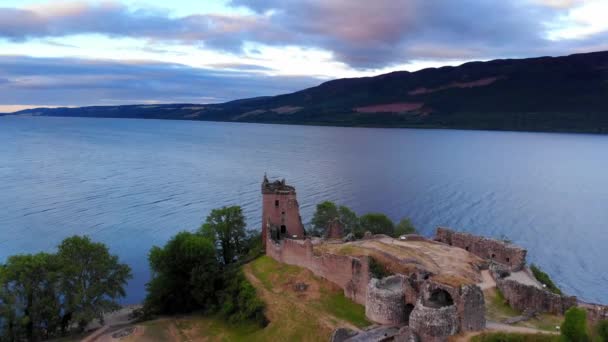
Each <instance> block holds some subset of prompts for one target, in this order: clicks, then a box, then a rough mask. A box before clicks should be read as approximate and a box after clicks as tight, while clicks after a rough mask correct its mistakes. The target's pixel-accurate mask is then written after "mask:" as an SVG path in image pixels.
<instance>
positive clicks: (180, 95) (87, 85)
mask: <svg viewBox="0 0 608 342" xmlns="http://www.w3.org/2000/svg"><path fill="white" fill-rule="evenodd" d="M318 83H320V81H319V80H318V79H315V78H311V77H289V76H265V75H261V74H259V73H253V72H248V71H218V70H213V69H198V68H192V67H188V66H184V65H179V64H170V63H158V62H149V61H139V62H117V61H106V60H87V59H75V58H31V57H25V56H0V105H54V106H63V105H71V106H82V105H118V104H133V103H152V102H153V103H210V102H223V101H228V100H233V99H239V98H248V97H256V96H262V95H276V94H282V93H285V92H290V91H295V90H299V89H302V88H306V87H310V86H314V85H317V84H318Z"/></svg>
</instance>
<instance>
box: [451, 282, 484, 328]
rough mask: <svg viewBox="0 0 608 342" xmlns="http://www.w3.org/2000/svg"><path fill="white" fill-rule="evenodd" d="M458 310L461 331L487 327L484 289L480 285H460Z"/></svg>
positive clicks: (457, 301) (457, 302)
mask: <svg viewBox="0 0 608 342" xmlns="http://www.w3.org/2000/svg"><path fill="white" fill-rule="evenodd" d="M456 310H457V311H458V317H459V319H460V322H459V323H460V324H459V325H460V332H464V331H478V330H483V329H485V327H486V315H485V313H486V305H485V299H484V297H483V291H482V290H481V288H480V287H479V286H477V285H464V286H461V287H460V295H459V297H458V298H457V300H456Z"/></svg>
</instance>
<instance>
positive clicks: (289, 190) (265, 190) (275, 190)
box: [262, 175, 296, 195]
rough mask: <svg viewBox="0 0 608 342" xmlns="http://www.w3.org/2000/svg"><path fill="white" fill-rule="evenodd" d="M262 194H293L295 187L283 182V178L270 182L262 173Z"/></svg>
mask: <svg viewBox="0 0 608 342" xmlns="http://www.w3.org/2000/svg"><path fill="white" fill-rule="evenodd" d="M262 194H266V195H268V194H280V195H295V194H296V188H295V187H293V186H291V185H287V184H286V183H285V179H282V180H276V181H274V182H271V181H269V180H268V178H267V177H266V176H265V175H264V181H262Z"/></svg>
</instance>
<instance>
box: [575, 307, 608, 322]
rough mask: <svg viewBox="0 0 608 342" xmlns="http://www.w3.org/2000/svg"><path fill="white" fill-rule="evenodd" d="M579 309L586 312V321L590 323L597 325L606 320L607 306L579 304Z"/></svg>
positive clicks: (607, 317) (607, 315) (607, 314)
mask: <svg viewBox="0 0 608 342" xmlns="http://www.w3.org/2000/svg"><path fill="white" fill-rule="evenodd" d="M578 305H579V306H580V307H581V308H584V309H585V310H587V319H588V320H589V321H590V322H593V323H597V322H599V321H601V320H607V319H608V305H600V304H591V303H584V302H579V304H578Z"/></svg>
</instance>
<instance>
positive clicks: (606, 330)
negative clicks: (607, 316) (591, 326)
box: [595, 320, 608, 342]
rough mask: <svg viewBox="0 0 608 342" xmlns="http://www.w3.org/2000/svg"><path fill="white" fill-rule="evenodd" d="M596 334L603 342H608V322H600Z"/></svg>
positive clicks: (596, 327)
mask: <svg viewBox="0 0 608 342" xmlns="http://www.w3.org/2000/svg"><path fill="white" fill-rule="evenodd" d="M595 333H596V335H597V337H598V339H599V340H600V341H601V342H608V320H603V321H599V322H598V323H597V325H596V326H595Z"/></svg>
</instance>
